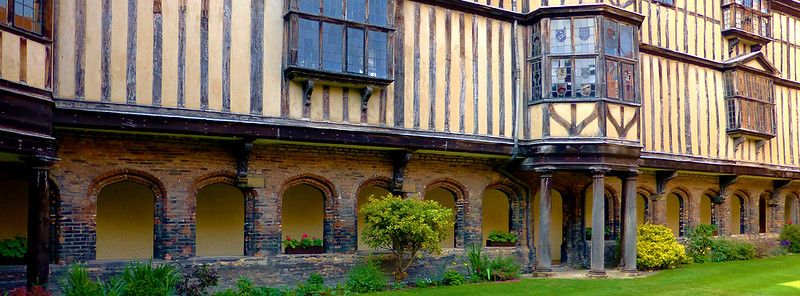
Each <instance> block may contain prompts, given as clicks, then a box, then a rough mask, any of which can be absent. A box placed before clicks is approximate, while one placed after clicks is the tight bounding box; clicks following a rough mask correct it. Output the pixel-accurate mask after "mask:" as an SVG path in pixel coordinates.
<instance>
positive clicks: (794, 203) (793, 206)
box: [782, 191, 800, 224]
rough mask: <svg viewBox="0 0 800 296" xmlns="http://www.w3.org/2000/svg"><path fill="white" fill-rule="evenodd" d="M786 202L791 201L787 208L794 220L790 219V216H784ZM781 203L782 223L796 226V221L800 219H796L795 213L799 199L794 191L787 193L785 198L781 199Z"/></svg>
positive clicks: (796, 214)
mask: <svg viewBox="0 0 800 296" xmlns="http://www.w3.org/2000/svg"><path fill="white" fill-rule="evenodd" d="M787 201H791V205H790V207H789V210H790V212H791V213H794V218H792V216H791V214H790V216H788V217H787V216H786V202H787ZM782 202H783V204H782V205H783V223H789V222H790V221H791V222H792V224H796V223H797V222H798V221H797V219H798V218H800V217H798V211H797V210H798V202H800V197H798V195H797V192H794V191H789V192H787V193H786V196H785V197H784V198H783V199H782Z"/></svg>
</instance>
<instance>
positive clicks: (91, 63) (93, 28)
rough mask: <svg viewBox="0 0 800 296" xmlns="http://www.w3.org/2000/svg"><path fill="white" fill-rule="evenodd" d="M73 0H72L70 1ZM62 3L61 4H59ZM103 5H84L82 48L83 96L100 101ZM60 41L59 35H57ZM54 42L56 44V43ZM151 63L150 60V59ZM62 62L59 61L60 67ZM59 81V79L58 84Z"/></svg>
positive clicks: (89, 99)
mask: <svg viewBox="0 0 800 296" xmlns="http://www.w3.org/2000/svg"><path fill="white" fill-rule="evenodd" d="M70 2H74V1H70ZM59 5H63V4H59ZM102 34H103V6H102V5H86V33H85V35H84V44H83V46H84V48H86V68H84V69H85V70H86V72H85V73H86V77H85V78H84V79H83V82H84V92H83V93H84V97H85V99H86V100H87V101H100V99H101V89H100V88H101V87H102V83H103V82H102V80H103V78H102V76H101V73H100V70H101V60H102V59H101V58H100V56H101V52H102V47H103V44H102V43H103V35H102ZM58 38H59V42H58V43H60V42H61V35H59V36H58ZM58 43H56V44H58ZM151 64H152V60H151ZM61 65H62V63H59V67H61ZM60 83H61V82H60V81H59V84H60Z"/></svg>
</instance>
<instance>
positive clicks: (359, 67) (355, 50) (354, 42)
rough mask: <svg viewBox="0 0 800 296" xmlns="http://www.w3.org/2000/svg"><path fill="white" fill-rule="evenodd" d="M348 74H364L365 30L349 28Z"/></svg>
mask: <svg viewBox="0 0 800 296" xmlns="http://www.w3.org/2000/svg"><path fill="white" fill-rule="evenodd" d="M347 72H353V73H358V74H364V30H363V29H357V28H347Z"/></svg>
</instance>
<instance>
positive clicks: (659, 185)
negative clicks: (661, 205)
mask: <svg viewBox="0 0 800 296" xmlns="http://www.w3.org/2000/svg"><path fill="white" fill-rule="evenodd" d="M677 176H678V172H677V171H656V193H655V194H653V199H657V198H659V197H661V196H663V195H664V194H666V193H667V182H669V180H672V179H675V177H677Z"/></svg>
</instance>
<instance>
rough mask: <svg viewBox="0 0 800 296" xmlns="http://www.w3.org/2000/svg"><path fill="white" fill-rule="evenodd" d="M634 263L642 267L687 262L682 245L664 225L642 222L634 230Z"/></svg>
mask: <svg viewBox="0 0 800 296" xmlns="http://www.w3.org/2000/svg"><path fill="white" fill-rule="evenodd" d="M636 233H637V240H636V265H637V266H638V267H639V268H642V269H664V268H675V267H677V266H678V265H679V264H683V263H686V262H687V257H686V253H685V250H684V247H683V246H682V245H681V244H679V243H678V242H677V241H675V236H674V235H673V234H672V230H670V229H669V228H667V227H665V226H661V225H653V224H647V223H646V224H644V225H641V226H639V228H638V229H637V230H636Z"/></svg>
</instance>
